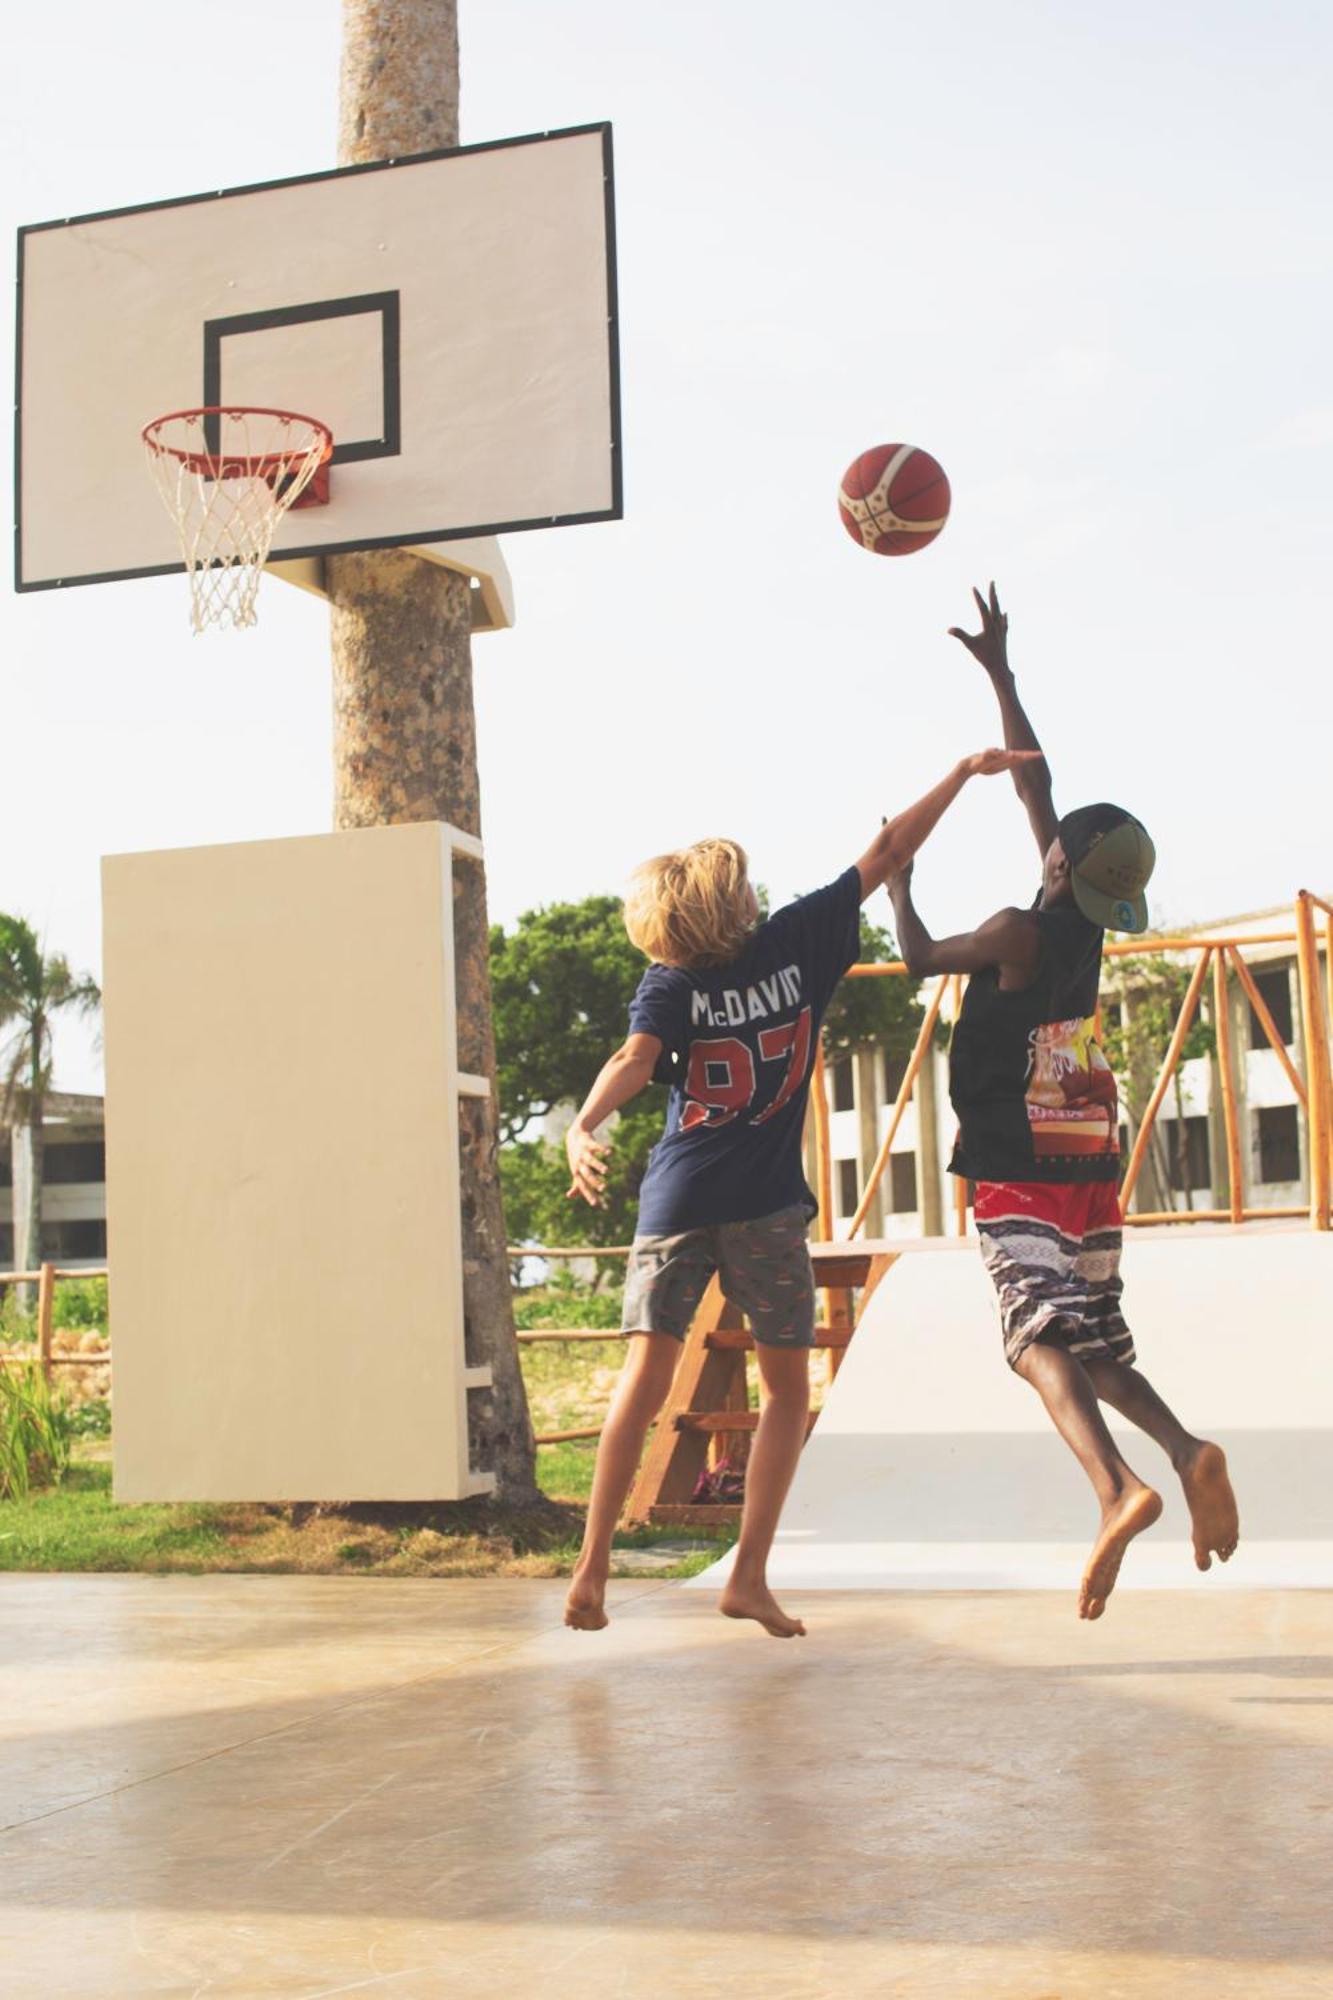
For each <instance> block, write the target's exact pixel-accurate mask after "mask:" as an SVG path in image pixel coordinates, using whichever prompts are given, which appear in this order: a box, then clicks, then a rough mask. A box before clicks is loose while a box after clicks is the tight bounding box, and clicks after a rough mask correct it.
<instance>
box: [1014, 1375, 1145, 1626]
mask: <svg viewBox="0 0 1333 2000" xmlns="http://www.w3.org/2000/svg"><path fill="white" fill-rule="evenodd" d="M1015 1367H1016V1370H1017V1372H1018V1374H1020V1375H1021V1376H1022V1377H1023V1379H1024V1381H1025V1382H1028V1383H1030V1384H1031V1385H1032V1387H1033V1388H1034V1389H1035V1390H1036V1391H1037V1394H1038V1395H1039V1396H1040V1397H1041V1399H1042V1402H1043V1403H1044V1404H1045V1405H1046V1409H1047V1412H1048V1414H1049V1415H1050V1418H1051V1421H1052V1423H1053V1424H1054V1425H1055V1427H1056V1429H1057V1430H1058V1431H1059V1433H1060V1435H1061V1437H1062V1438H1063V1439H1064V1441H1065V1443H1066V1444H1067V1445H1068V1446H1069V1448H1070V1450H1071V1451H1072V1452H1073V1454H1074V1456H1075V1458H1077V1460H1078V1462H1079V1464H1080V1465H1081V1466H1082V1467H1083V1470H1084V1471H1085V1472H1086V1473H1087V1475H1088V1478H1089V1480H1090V1481H1091V1482H1092V1489H1093V1491H1094V1493H1095V1494H1096V1495H1097V1500H1098V1504H1099V1505H1100V1507H1101V1510H1102V1525H1101V1532H1100V1533H1099V1535H1098V1537H1097V1540H1096V1542H1095V1543H1094V1544H1093V1550H1092V1554H1091V1556H1090V1557H1089V1558H1088V1565H1087V1568H1086V1569H1085V1571H1084V1573H1083V1581H1082V1583H1081V1585H1080V1587H1079V1597H1078V1615H1079V1617H1080V1618H1100V1617H1101V1615H1102V1613H1103V1611H1104V1610H1105V1609H1106V1600H1107V1598H1108V1597H1109V1596H1110V1595H1111V1592H1112V1590H1113V1589H1114V1588H1115V1581H1116V1577H1117V1576H1118V1575H1119V1573H1120V1564H1121V1561H1122V1560H1123V1558H1124V1553H1125V1550H1126V1549H1127V1548H1128V1547H1129V1544H1130V1542H1131V1541H1133V1539H1134V1537H1135V1535H1139V1534H1142V1532H1143V1530H1144V1529H1145V1528H1148V1527H1151V1525H1152V1523H1153V1522H1154V1521H1155V1520H1156V1519H1157V1517H1158V1515H1159V1514H1160V1513H1161V1511H1162V1500H1161V1495H1160V1494H1158V1493H1155V1492H1154V1491H1153V1489H1152V1487H1151V1486H1148V1485H1146V1484H1145V1482H1144V1481H1143V1480H1142V1479H1140V1478H1139V1476H1138V1474H1137V1473H1136V1472H1134V1471H1132V1470H1131V1468H1130V1467H1129V1465H1127V1464H1126V1462H1125V1460H1124V1458H1123V1457H1122V1456H1121V1454H1120V1451H1119V1450H1118V1448H1117V1446H1116V1442H1115V1439H1114V1438H1113V1437H1112V1436H1111V1433H1110V1431H1109V1430H1108V1429H1107V1428H1106V1420H1105V1418H1104V1417H1103V1416H1102V1412H1101V1406H1100V1404H1099V1402H1098V1398H1097V1391H1096V1389H1095V1388H1094V1386H1093V1382H1092V1378H1091V1376H1090V1375H1089V1373H1088V1371H1087V1369H1086V1368H1085V1367H1084V1366H1083V1363H1082V1362H1081V1361H1080V1360H1078V1358H1077V1356H1075V1355H1073V1354H1070V1353H1069V1352H1068V1351H1067V1350H1066V1349H1065V1348H1063V1347H1059V1346H1057V1345H1055V1343H1054V1342H1050V1341H1043V1340H1034V1341H1033V1342H1032V1343H1031V1345H1030V1346H1029V1347H1026V1348H1025V1349H1024V1350H1023V1352H1022V1354H1020V1355H1019V1357H1018V1360H1017V1362H1016V1363H1015Z"/></svg>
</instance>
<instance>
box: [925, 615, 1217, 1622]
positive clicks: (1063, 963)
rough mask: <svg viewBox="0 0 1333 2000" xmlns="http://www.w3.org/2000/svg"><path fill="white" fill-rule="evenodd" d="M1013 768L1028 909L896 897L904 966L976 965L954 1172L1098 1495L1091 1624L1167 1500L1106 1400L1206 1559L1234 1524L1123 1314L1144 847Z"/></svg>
mask: <svg viewBox="0 0 1333 2000" xmlns="http://www.w3.org/2000/svg"><path fill="white" fill-rule="evenodd" d="M973 596H974V597H975V598H976V601H977V604H978V606H979V607H980V611H981V631H980V632H979V633H976V634H968V633H966V632H962V631H960V630H959V629H958V628H957V627H956V626H955V627H953V628H952V630H951V636H952V637H953V638H956V639H959V640H961V641H962V643H963V645H965V646H966V647H967V649H968V651H969V652H970V653H972V654H973V656H974V657H975V658H976V659H977V660H978V661H979V662H980V663H981V665H982V666H983V667H984V668H985V670H986V672H987V674H988V675H989V676H990V680H991V684H992V686H993V687H994V689H995V693H996V697H997V699H998V701H999V705H1000V714H1001V717H1002V718H1003V722H1004V740H1005V747H1006V748H1007V749H1010V750H1038V749H1040V747H1041V746H1040V744H1039V743H1038V741H1037V737H1036V734H1035V732H1034V731H1033V728H1032V725H1031V723H1030V722H1029V721H1028V718H1027V716H1026V715H1025V713H1024V711H1023V708H1022V704H1021V703H1020V701H1019V699H1018V692H1017V688H1016V686H1015V683H1014V677H1013V673H1012V671H1011V670H1010V667H1009V661H1008V646H1007V633H1008V625H1009V621H1008V618H1007V617H1006V616H1005V614H1004V613H1003V612H1002V611H1001V609H1000V603H999V599H998V597H997V595H996V591H995V585H994V584H992V585H991V588H990V601H989V603H988V602H987V601H986V599H985V598H983V597H982V595H981V593H980V592H979V591H974V592H973ZM1013 776H1014V783H1015V785H1016V787H1017V789H1018V794H1019V797H1020V798H1021V799H1022V801H1023V804H1024V806H1025V807H1026V808H1027V814H1028V818H1029V820H1030V822H1031V825H1032V831H1033V833H1034V835H1035V836H1036V840H1037V845H1038V847H1039V849H1040V851H1041V856H1042V887H1041V894H1040V896H1039V897H1038V899H1037V901H1036V903H1035V904H1034V905H1033V907H1032V908H1031V909H1026V910H1024V909H1006V910H1000V911H998V912H997V913H996V915H995V916H993V917H990V918H988V919H987V921H986V922H985V923H984V924H982V925H981V926H980V927H979V928H978V929H977V930H975V931H971V932H967V933H964V934H963V935H961V936H959V937H952V938H941V939H935V938H932V937H931V936H930V934H929V933H928V931H927V930H926V928H925V926H924V924H923V923H922V921H921V919H920V917H919V916H918V915H917V912H916V910H915V908H914V907H913V903H912V888H911V881H912V871H911V867H910V864H909V866H908V867H907V868H905V869H904V870H902V872H901V873H900V874H898V875H897V876H895V877H894V878H893V880H892V881H891V882H890V884H889V892H890V895H891V896H892V899H893V908H894V913H895V916H896V919H897V930H898V938H899V943H900V946H901V949H902V953H903V956H904V958H905V959H906V961H907V966H908V970H909V971H910V972H911V973H913V974H914V975H916V976H921V975H924V974H927V973H949V972H966V973H970V974H971V975H972V976H971V978H970V980H969V982H968V986H967V991H966V994H965V996H964V1000H963V1006H962V1010H961V1012H960V1014H959V1018H958V1022H957V1025H956V1027H955V1029H954V1034H953V1042H952V1045H951V1048H950V1054H949V1094H950V1097H951V1098H952V1100H953V1106H954V1109H955V1111H956V1112H957V1114H958V1124H959V1133H958V1141H957V1145H956V1147H955V1149H954V1155H953V1159H952V1160H951V1162H950V1171H951V1172H952V1173H955V1174H961V1175H965V1176H966V1177H967V1178H968V1179H969V1180H971V1181H973V1182H975V1183H976V1195H975V1204H974V1211H973V1212H974V1216H975V1220H976V1225H977V1233H978V1235H979V1236H980V1238H981V1254H982V1257H983V1259H984V1261H985V1264H986V1267H987V1269H988V1270H989V1272H990V1274H991V1278H992V1280H993V1281H994V1284H995V1289H996V1292H997V1294H998V1297H999V1304H1000V1318H1001V1323H1002V1325H1003V1329H1004V1351H1005V1357H1006V1359H1007V1360H1008V1362H1009V1365H1010V1367H1011V1368H1013V1369H1014V1370H1015V1371H1016V1372H1017V1373H1018V1374H1020V1375H1022V1376H1023V1377H1024V1378H1025V1380H1027V1381H1028V1382H1029V1383H1031V1385H1032V1387H1033V1388H1034V1389H1035V1390H1036V1391H1037V1393H1038V1394H1039V1395H1040V1397H1041V1399H1042V1401H1043V1402H1044V1404H1045V1405H1046V1408H1047V1410H1048V1411H1049V1413H1050V1415H1051V1418H1052V1420H1053V1421H1054V1423H1055V1426H1056V1428H1057V1430H1058V1431H1059V1432H1060V1435H1061V1436H1062V1437H1063V1438H1064V1439H1065V1441H1066V1443H1067V1444H1068V1445H1069V1446H1070V1447H1071V1449H1072V1450H1073V1452H1074V1454H1075V1456H1076V1457H1077V1458H1078V1460H1079V1463H1080V1464H1081V1465H1082V1467H1083V1469H1084V1471H1085V1472H1086V1473H1087V1475H1088V1477H1089V1479H1090V1480H1091V1482H1092V1485H1093V1488H1094V1490H1095V1491H1096V1494H1097V1498H1098V1500H1099V1502H1100V1505H1101V1511H1102V1522H1101V1530H1100V1532H1099V1534H1098V1537H1097V1540H1096V1543H1095V1544H1094V1547H1093V1551H1092V1555H1091V1557H1090V1558H1089V1560H1088V1565H1087V1568H1086V1570H1085V1572H1084V1575H1083V1581H1082V1586H1081V1588H1080V1591H1079V1600H1078V1613H1079V1616H1080V1618H1100V1617H1101V1615H1102V1612H1103V1611H1104V1610H1105V1608H1106V1600H1107V1598H1108V1597H1109V1596H1110V1594H1111V1591H1112V1589H1113V1588H1114V1586H1115V1580H1116V1576H1117V1575H1118V1573H1119V1569H1120V1564H1121V1560H1122V1558H1123V1556H1124V1553H1125V1550H1126V1549H1127V1547H1128V1546H1129V1544H1130V1542H1131V1541H1132V1540H1133V1538H1134V1537H1135V1535H1138V1534H1141V1533H1142V1531H1143V1530H1144V1529H1145V1528H1147V1527H1150V1526H1151V1524H1152V1523H1153V1522H1154V1521H1155V1520H1156V1519H1157V1517H1158V1515H1159V1514H1160V1513H1161V1511H1162V1501H1161V1496H1160V1495H1159V1494H1158V1493H1156V1492H1154V1490H1153V1488H1152V1487H1151V1486H1149V1485H1147V1484H1146V1483H1145V1482H1144V1481H1143V1480H1142V1479H1140V1478H1139V1477H1138V1475H1137V1474H1136V1473H1135V1472H1133V1471H1132V1470H1131V1468H1130V1467H1129V1465H1128V1464H1127V1463H1126V1462H1125V1460H1124V1458H1123V1457H1122V1456H1121V1454H1120V1452H1119V1450H1118V1448H1117V1446H1116V1443H1115V1440H1114V1439H1113V1438H1112V1436H1111V1433H1110V1431H1109V1430H1108V1429H1107V1427H1106V1422H1105V1419H1104V1418H1103V1416H1102V1413H1101V1407H1100V1405H1101V1404H1102V1403H1109V1404H1110V1405H1111V1407H1112V1408H1113V1409H1116V1410H1118V1411H1119V1412H1120V1413H1121V1415H1122V1416H1125V1417H1128V1418H1129V1420H1130V1421H1131V1423H1133V1424H1136V1425H1137V1426H1138V1428H1139V1429H1140V1430H1142V1431H1145V1432H1146V1433H1147V1435H1148V1436H1149V1437H1151V1438H1154V1439H1155V1440H1156V1441H1157V1443H1158V1444H1159V1445H1161V1446H1162V1448H1163V1450H1164V1451H1166V1453H1167V1454H1168V1456H1169V1457H1170V1459H1171V1463H1172V1465H1173V1466H1174V1467H1175V1470H1176V1472H1177V1473H1178V1475H1179V1477H1180V1480H1181V1483H1182V1485H1183V1487H1184V1489H1185V1498H1186V1500H1187V1502H1188V1503H1189V1510H1190V1518H1191V1521H1192V1523H1193V1540H1194V1557H1195V1561H1196V1563H1197V1565H1198V1567H1199V1568H1200V1569H1208V1568H1210V1567H1211V1563H1212V1557H1213V1555H1214V1554H1216V1555H1218V1556H1219V1557H1220V1558H1221V1560H1222V1561H1223V1562H1226V1561H1227V1560H1228V1559H1229V1557H1230V1556H1231V1555H1232V1554H1233V1553H1234V1551H1235V1547H1236V1542H1237V1539H1238V1534H1239V1529H1238V1525H1237V1515H1236V1502H1235V1497H1234V1495H1233V1493H1232V1490H1231V1484H1230V1481H1229V1479H1228V1477H1227V1468H1226V1459H1225V1457H1224V1455H1223V1453H1222V1451H1221V1450H1220V1448H1219V1447H1218V1446H1217V1445H1215V1444H1211V1443H1209V1442H1207V1441H1206V1440H1205V1439H1202V1438H1197V1437H1194V1436H1192V1435H1191V1433H1190V1432H1188V1431H1187V1430H1185V1429H1184V1427H1183V1425H1181V1424H1180V1422H1179V1421H1178V1420H1177V1418H1176V1417H1175V1416H1174V1415H1173V1414H1172V1412H1171V1411H1170V1410H1169V1409H1168V1408H1167V1406H1166V1404H1165V1403H1164V1402H1163V1401H1162V1399H1161V1397H1160V1396H1159V1395H1158V1394H1157V1392H1156V1391H1155V1390H1154V1389H1153V1387H1152V1385H1151V1384H1150V1383H1149V1382H1148V1381H1147V1380H1146V1379H1145V1377H1144V1376H1142V1375H1141V1374H1139V1372H1138V1370H1137V1369H1136V1368H1135V1366H1134V1360H1135V1355H1134V1342H1133V1340H1132V1338H1131V1336H1130V1332H1129V1328H1128V1327H1127V1325H1126V1324H1125V1319H1124V1315H1123V1313H1122V1311H1121V1303H1120V1295H1121V1280H1120V1245H1121V1215H1120V1204H1119V1196H1118V1190H1117V1184H1118V1182H1119V1178H1120V1137H1119V1127H1120V1117H1119V1106H1118V1103H1117V1095H1116V1085H1115V1078H1114V1076H1113V1075H1112V1072H1111V1069H1110V1066H1109V1065H1108V1063H1107V1061H1106V1058H1105V1056H1104V1055H1103V1054H1102V1051H1101V1049H1100V1047H1099V1046H1098V1044H1097V1040H1096V1034H1095V1016H1096V1012H1097V989H1098V983H1099V979H1100V974H1101V954H1102V940H1103V936H1104V933H1105V931H1106V930H1107V929H1114V930H1118V931H1141V930H1144V929H1146V928H1147V923H1148V910H1147V903H1146V901H1145V898H1144V893H1143V892H1144V890H1145V888H1146V887H1147V883H1148V879H1149V877H1150V875H1151V874H1152V870H1153V864H1154V860H1155V855H1154V852H1153V845H1152V842H1151V840H1150V839H1149V838H1148V835H1147V833H1146V832H1145V830H1144V828H1143V827H1142V826H1141V825H1140V824H1139V822H1138V821H1137V820H1136V819H1135V818H1134V817H1133V816H1132V815H1131V814H1130V813H1127V812H1125V811H1124V809H1123V808H1122V807H1120V806H1113V805H1092V806H1082V807H1080V808H1079V809H1078V810H1077V811H1075V812H1071V813H1067V814H1066V815H1065V817H1064V818H1063V819H1061V818H1059V817H1058V816H1057V814H1056V811H1055V807H1054V805H1053V803H1052V800H1051V778H1050V770H1049V767H1048V765H1047V764H1046V762H1045V760H1044V758H1043V759H1041V760H1040V761H1034V762H1032V763H1027V764H1020V765H1016V766H1015V769H1014V773H1013Z"/></svg>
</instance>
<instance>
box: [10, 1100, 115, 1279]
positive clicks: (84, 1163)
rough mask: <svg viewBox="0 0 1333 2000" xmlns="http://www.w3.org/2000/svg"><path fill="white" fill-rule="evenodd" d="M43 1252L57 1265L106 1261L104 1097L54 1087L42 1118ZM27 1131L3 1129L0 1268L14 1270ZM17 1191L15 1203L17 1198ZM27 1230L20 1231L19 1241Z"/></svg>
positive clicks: (68, 1266) (72, 1266)
mask: <svg viewBox="0 0 1333 2000" xmlns="http://www.w3.org/2000/svg"><path fill="white" fill-rule="evenodd" d="M42 1132H43V1138H44V1140H45V1146H46V1160H45V1167H44V1171H43V1174H42V1256H43V1258H44V1259H49V1260H50V1261H51V1262H52V1263H56V1264H59V1265H60V1266H61V1268H62V1270H77V1269H78V1268H79V1266H80V1265H85V1264H87V1265H99V1264H104V1263H105V1262H106V1134H105V1125H104V1121H103V1111H102V1099H101V1098H100V1097H85V1096H79V1095H76V1094H75V1093H73V1092H70V1091H62V1090H53V1091H51V1092H49V1093H48V1096H47V1100H46V1117H45V1119H44V1121H43V1127H42ZM26 1154H27V1146H26V1134H25V1133H24V1132H23V1130H22V1128H20V1129H19V1130H18V1131H17V1132H14V1131H3V1130H0V1268H4V1269H7V1270H11V1271H14V1270H18V1269H19V1268H20V1266H19V1264H18V1261H17V1258H16V1255H15V1238H16V1231H15V1227H14V1224H15V1207H16V1205H17V1207H18V1209H19V1211H20V1216H21V1214H22V1212H23V1210H24V1207H25V1200H26V1197H25V1187H26V1182H27V1174H26V1165H27V1161H26ZM16 1197H17V1203H16ZM23 1233H24V1232H22V1231H19V1232H17V1234H18V1236H19V1239H20V1240H21V1239H22V1235H23Z"/></svg>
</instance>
